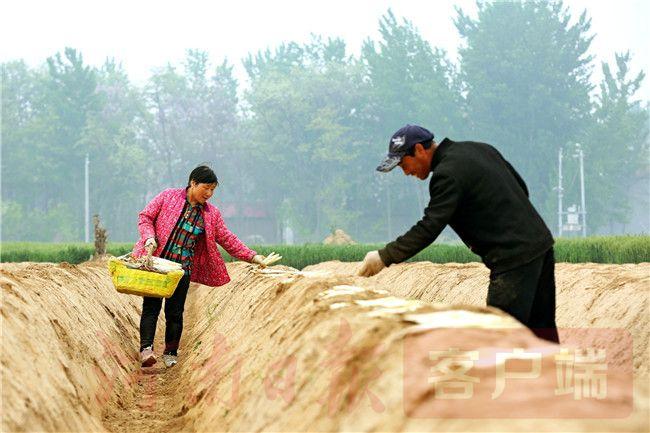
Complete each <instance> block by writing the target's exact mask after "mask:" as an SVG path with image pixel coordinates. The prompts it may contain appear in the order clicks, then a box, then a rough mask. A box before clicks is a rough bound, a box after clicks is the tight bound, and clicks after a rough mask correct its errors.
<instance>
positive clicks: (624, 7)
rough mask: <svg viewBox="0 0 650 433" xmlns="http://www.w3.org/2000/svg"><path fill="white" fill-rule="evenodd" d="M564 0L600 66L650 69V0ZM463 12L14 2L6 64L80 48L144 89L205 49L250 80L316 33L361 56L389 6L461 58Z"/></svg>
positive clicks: (397, 3)
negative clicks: (620, 54) (263, 64)
mask: <svg viewBox="0 0 650 433" xmlns="http://www.w3.org/2000/svg"><path fill="white" fill-rule="evenodd" d="M564 4H565V5H567V6H569V7H570V8H571V11H572V12H573V16H574V17H577V16H579V14H580V12H582V10H584V9H587V11H588V14H589V15H590V16H591V18H592V32H593V33H595V34H596V38H595V39H594V41H593V43H592V53H593V54H595V55H596V57H597V60H598V61H603V60H605V61H612V60H613V57H614V52H616V51H625V50H628V49H629V50H630V51H631V52H632V55H633V62H632V68H633V71H634V72H638V70H639V69H643V70H644V71H645V72H646V73H648V72H649V70H650V50H648V48H647V47H648V46H650V37H649V33H650V31H649V30H648V27H649V26H648V22H650V0H617V1H614V0H591V1H590V0H566V1H565V2H564ZM454 6H459V7H461V8H462V9H463V10H465V11H466V12H469V13H470V14H473V13H474V12H475V10H476V6H475V1H473V0H472V1H468V0H458V1H451V0H420V1H415V0H375V1H371V0H344V1H341V0H326V1H325V0H323V1H318V2H317V1H308V0H302V1H299V0H267V1H247V0H236V1H200V0H184V1H178V0H177V1H168V0H157V1H149V0H147V1H143V0H111V1H92V0H85V1H73V0H56V1H52V0H40V1H39V0H5V1H3V2H2V5H1V6H0V41H2V42H1V43H0V61H7V60H14V59H24V60H25V61H26V62H27V63H28V64H29V65H31V66H35V65H38V64H41V63H43V62H44V61H45V59H46V58H47V57H48V56H51V55H52V54H54V53H56V52H57V51H61V50H63V48H64V47H66V46H70V47H73V48H77V49H78V50H80V51H81V52H82V54H83V55H84V59H85V61H86V62H87V63H90V64H93V65H100V64H102V63H103V61H104V59H105V58H106V57H113V58H115V59H116V60H117V61H119V62H121V63H122V64H123V66H124V68H125V69H126V71H127V72H128V74H129V77H130V78H131V79H132V80H133V81H134V82H135V83H137V84H142V83H143V82H144V81H145V80H146V79H147V77H148V76H149V75H150V74H151V70H152V69H153V68H155V67H160V66H163V65H165V64H166V63H167V62H172V63H175V64H177V63H179V62H180V61H181V60H182V58H183V57H184V54H185V50H186V49H188V48H199V49H203V50H206V51H208V52H209V54H210V60H211V61H212V63H213V64H215V63H218V62H220V61H222V60H223V58H224V57H227V58H228V60H229V61H230V62H231V63H234V64H235V66H236V73H237V76H238V78H240V79H243V78H244V74H243V68H242V67H241V62H240V60H241V59H242V58H243V57H244V56H245V55H246V54H247V53H249V52H256V51H258V50H260V49H264V48H267V47H271V48H273V47H275V46H276V45H277V44H278V43H280V42H282V41H291V40H293V41H298V42H306V41H308V40H309V39H310V34H312V33H314V34H318V35H323V36H339V37H342V38H343V39H345V40H346V42H347V45H348V50H349V51H350V52H351V53H355V54H356V53H358V52H359V49H360V46H361V43H362V41H363V40H364V39H365V38H367V37H371V38H373V39H377V37H378V31H377V29H378V20H379V18H380V17H381V16H382V15H383V14H384V13H385V12H386V11H387V10H388V8H391V9H392V10H393V12H394V13H395V14H396V15H397V16H398V17H400V18H401V17H403V18H407V19H409V20H410V21H412V22H413V23H414V25H415V26H416V27H417V28H418V29H419V30H420V32H421V34H422V35H423V37H424V38H425V39H426V40H428V41H429V42H430V43H431V44H432V45H434V46H437V47H441V48H444V49H446V50H447V51H448V52H449V53H450V54H451V55H452V58H453V59H456V49H457V47H458V45H459V43H460V39H459V37H458V33H457V31H456V29H455V27H454V25H453V22H452V17H454V16H455V11H454ZM598 65H599V63H598ZM599 69H600V67H599V66H598V67H597V68H595V69H594V71H595V72H596V73H598V71H599ZM648 81H649V79H648V78H646V80H645V83H644V85H643V88H642V89H641V92H640V94H639V96H640V97H641V98H643V99H645V100H650V83H649V82H648Z"/></svg>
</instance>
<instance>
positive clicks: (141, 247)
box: [133, 165, 265, 367]
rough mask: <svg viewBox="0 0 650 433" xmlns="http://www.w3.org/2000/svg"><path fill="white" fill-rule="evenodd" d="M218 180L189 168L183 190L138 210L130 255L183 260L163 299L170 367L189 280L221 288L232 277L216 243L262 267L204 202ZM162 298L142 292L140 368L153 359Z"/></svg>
mask: <svg viewBox="0 0 650 433" xmlns="http://www.w3.org/2000/svg"><path fill="white" fill-rule="evenodd" d="M218 184H219V182H218V181H217V176H216V175H215V174H214V172H213V171H212V169H210V168H209V167H207V166H204V165H202V166H199V167H196V168H195V169H194V170H192V173H190V178H189V181H188V184H187V187H186V188H178V189H166V190H164V191H163V192H161V193H160V194H158V195H157V196H156V197H154V199H153V200H151V202H150V203H149V204H148V205H147V206H146V207H145V208H144V209H143V210H142V212H140V215H139V217H138V230H139V232H140V240H139V241H138V242H137V243H136V244H135V247H134V249H133V255H134V256H136V257H138V256H142V255H143V254H145V252H146V251H152V255H154V256H156V257H162V258H164V259H167V260H172V261H174V262H177V263H181V264H182V266H183V270H184V271H185V275H184V276H183V277H182V278H181V280H180V282H179V283H178V286H177V287H176V290H175V291H174V294H173V295H172V296H171V297H170V298H167V299H166V300H165V321H166V329H165V350H164V352H163V361H164V363H165V365H166V366H167V367H172V366H173V365H175V364H176V363H177V361H178V358H177V356H178V353H177V352H178V345H179V343H180V339H181V334H182V332H183V309H184V306H185V297H186V296H187V289H188V288H189V285H190V281H193V282H196V283H199V284H205V285H208V286H221V285H223V284H226V283H227V282H228V281H230V277H229V276H228V272H227V270H226V265H225V263H224V261H223V258H222V257H221V254H220V253H219V249H218V248H217V243H218V244H219V245H221V246H222V247H223V248H224V249H225V250H226V251H227V252H228V253H229V254H230V255H231V256H233V257H235V258H237V259H239V260H244V261H247V262H251V263H257V264H260V265H261V266H265V261H264V260H265V257H264V256H261V255H258V254H257V253H256V252H255V251H253V250H251V249H249V248H248V247H247V246H246V245H244V244H243V243H242V242H241V241H240V240H239V239H238V238H237V236H235V235H234V234H233V233H231V232H230V231H229V230H228V228H226V225H225V224H224V221H223V218H222V217H221V213H220V212H219V210H218V209H217V208H216V207H215V206H213V205H212V204H210V203H208V200H209V199H210V197H212V194H214V190H215V188H216V187H217V185H218ZM162 301H163V300H162V298H153V297H148V296H145V297H144V300H143V303H142V316H141V318H140V360H141V362H142V366H143V367H150V366H152V365H154V364H155V363H156V356H155V355H154V352H153V340H154V335H155V333H156V322H157V321H158V314H159V313H160V308H161V306H162Z"/></svg>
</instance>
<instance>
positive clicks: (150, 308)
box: [140, 274, 190, 355]
mask: <svg viewBox="0 0 650 433" xmlns="http://www.w3.org/2000/svg"><path fill="white" fill-rule="evenodd" d="M189 287H190V276H189V275H188V274H185V275H183V278H181V280H180V281H179V282H178V286H177V287H176V290H174V294H173V295H171V296H170V297H169V298H167V299H165V350H164V353H169V354H172V355H176V351H177V350H178V345H179V343H180V340H181V334H182V333H183V310H184V308H185V298H186V297H187V289H188V288H189ZM162 301H163V298H153V297H149V296H145V297H144V299H143V301H142V316H141V317H140V350H142V349H144V348H145V347H147V346H153V339H154V336H155V335H156V323H157V322H158V314H160V308H161V306H162Z"/></svg>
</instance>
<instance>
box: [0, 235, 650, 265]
mask: <svg viewBox="0 0 650 433" xmlns="http://www.w3.org/2000/svg"><path fill="white" fill-rule="evenodd" d="M383 246H384V244H363V245H341V246H335V245H321V244H305V245H263V246H252V248H253V249H255V250H256V251H258V252H259V253H260V254H268V253H270V252H271V251H275V252H277V253H279V254H281V255H282V256H283V259H282V262H281V263H282V264H285V265H288V266H292V267H294V268H298V269H302V268H304V267H305V266H308V265H313V264H316V263H320V262H326V261H330V260H340V261H343V262H356V261H361V260H363V257H364V256H365V255H366V253H367V252H368V251H371V250H375V249H378V248H381V247H383ZM132 247H133V244H132V243H110V244H109V245H108V248H107V250H108V253H109V254H112V255H115V256H119V255H122V254H125V253H127V252H129V251H130V250H131V248H132ZM93 251H94V247H93V245H92V244H85V243H76V244H51V243H32V242H5V243H2V244H0V260H1V261H2V262H23V261H30V262H63V261H65V262H68V263H81V262H83V261H86V260H88V259H89V258H90V257H91V256H92V254H93ZM223 256H224V258H225V259H226V260H227V261H231V260H232V258H231V257H230V256H229V255H228V254H226V253H223ZM555 259H556V261H557V262H570V263H585V262H593V263H640V262H650V236H610V237H600V236H599V237H589V238H573V239H562V238H560V239H557V240H556V243H555ZM410 261H430V262H434V263H449V262H455V263H467V262H479V261H480V258H479V257H478V256H476V255H475V254H473V253H472V252H471V251H470V250H469V249H467V248H466V247H465V246H463V245H448V244H433V245H431V246H429V247H428V248H425V249H424V250H423V251H421V252H420V253H419V254H417V255H416V256H415V257H413V258H412V259H411V260H410Z"/></svg>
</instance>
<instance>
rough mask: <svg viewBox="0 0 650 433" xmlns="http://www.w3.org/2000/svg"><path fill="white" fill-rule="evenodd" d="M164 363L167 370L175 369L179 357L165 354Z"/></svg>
mask: <svg viewBox="0 0 650 433" xmlns="http://www.w3.org/2000/svg"><path fill="white" fill-rule="evenodd" d="M163 362H164V363H165V366H166V367H167V368H170V367H173V366H174V365H176V364H177V363H178V356H177V355H169V354H166V353H164V354H163Z"/></svg>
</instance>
